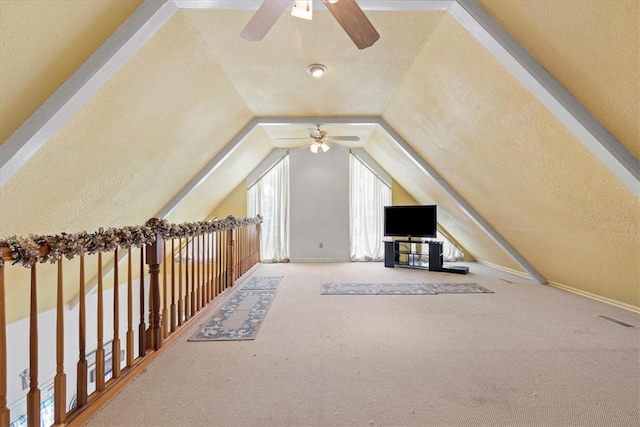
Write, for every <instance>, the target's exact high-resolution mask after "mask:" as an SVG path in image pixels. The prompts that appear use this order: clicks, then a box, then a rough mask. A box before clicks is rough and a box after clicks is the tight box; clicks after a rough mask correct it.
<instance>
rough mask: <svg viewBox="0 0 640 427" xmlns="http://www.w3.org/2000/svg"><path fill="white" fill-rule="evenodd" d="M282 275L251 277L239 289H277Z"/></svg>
mask: <svg viewBox="0 0 640 427" xmlns="http://www.w3.org/2000/svg"><path fill="white" fill-rule="evenodd" d="M281 279H282V276H259V277H252V278H251V279H249V281H248V282H247V283H246V284H245V285H243V286H242V288H241V289H253V290H265V289H266V290H272V289H277V288H278V285H279V284H280V280H281Z"/></svg>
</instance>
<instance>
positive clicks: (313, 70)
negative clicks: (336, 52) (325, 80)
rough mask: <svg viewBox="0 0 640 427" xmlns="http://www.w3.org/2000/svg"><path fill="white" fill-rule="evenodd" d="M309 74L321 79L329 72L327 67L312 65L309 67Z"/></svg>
mask: <svg viewBox="0 0 640 427" xmlns="http://www.w3.org/2000/svg"><path fill="white" fill-rule="evenodd" d="M307 72H308V73H309V74H311V75H312V76H313V77H315V78H319V77H322V75H323V74H324V73H326V72H327V67H326V66H325V65H322V64H311V65H309V66H308V67H307Z"/></svg>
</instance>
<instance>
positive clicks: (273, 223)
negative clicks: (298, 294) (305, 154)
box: [247, 155, 289, 262]
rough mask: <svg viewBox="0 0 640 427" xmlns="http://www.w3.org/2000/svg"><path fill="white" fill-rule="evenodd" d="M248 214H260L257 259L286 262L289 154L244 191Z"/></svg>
mask: <svg viewBox="0 0 640 427" xmlns="http://www.w3.org/2000/svg"><path fill="white" fill-rule="evenodd" d="M247 193H248V196H247V197H248V203H247V205H248V211H249V216H250V217H254V216H256V215H258V214H260V215H262V217H263V222H262V232H261V233H260V260H261V261H262V262H289V155H286V156H284V157H283V158H282V159H281V160H280V161H279V162H278V163H277V164H276V165H274V166H273V167H272V168H271V169H270V170H269V171H268V172H267V173H266V174H264V175H263V176H262V177H260V179H259V180H258V181H257V182H255V183H254V184H253V185H252V186H251V187H250V188H249V189H248V191H247Z"/></svg>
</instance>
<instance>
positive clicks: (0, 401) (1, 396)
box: [0, 253, 10, 426]
mask: <svg viewBox="0 0 640 427" xmlns="http://www.w3.org/2000/svg"><path fill="white" fill-rule="evenodd" d="M3 255H4V254H2V253H0V256H3ZM3 258H4V256H3ZM4 289H5V286H4V262H3V261H2V260H0V426H8V425H9V416H10V414H9V408H7V312H6V308H5V307H6V305H5V300H4V298H5V296H4V295H5V294H4Z"/></svg>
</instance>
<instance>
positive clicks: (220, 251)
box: [216, 231, 224, 295]
mask: <svg viewBox="0 0 640 427" xmlns="http://www.w3.org/2000/svg"><path fill="white" fill-rule="evenodd" d="M221 236H222V232H221V231H219V232H217V233H216V253H217V254H218V257H217V259H216V276H217V277H216V288H217V294H218V295H220V293H221V292H222V258H223V257H224V253H223V252H224V249H223V247H222V244H221V243H220V242H221V241H222V240H221V239H222V237H221Z"/></svg>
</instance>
